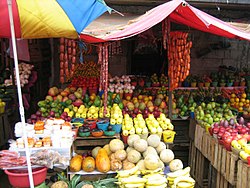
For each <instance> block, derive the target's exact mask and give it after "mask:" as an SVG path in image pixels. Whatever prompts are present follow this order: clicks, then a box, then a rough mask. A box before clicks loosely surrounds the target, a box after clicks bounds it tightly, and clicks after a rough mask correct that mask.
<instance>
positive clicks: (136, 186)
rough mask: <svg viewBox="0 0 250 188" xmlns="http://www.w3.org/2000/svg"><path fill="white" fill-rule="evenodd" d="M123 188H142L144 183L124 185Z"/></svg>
mask: <svg viewBox="0 0 250 188" xmlns="http://www.w3.org/2000/svg"><path fill="white" fill-rule="evenodd" d="M124 187H126V188H144V183H137V184H125V185H124Z"/></svg>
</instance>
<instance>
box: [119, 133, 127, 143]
mask: <svg viewBox="0 0 250 188" xmlns="http://www.w3.org/2000/svg"><path fill="white" fill-rule="evenodd" d="M121 135H122V141H123V143H124V144H128V136H124V135H123V134H121Z"/></svg>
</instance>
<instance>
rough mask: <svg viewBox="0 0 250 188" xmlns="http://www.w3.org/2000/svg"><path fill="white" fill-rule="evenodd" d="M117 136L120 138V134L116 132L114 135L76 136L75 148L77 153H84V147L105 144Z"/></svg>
mask: <svg viewBox="0 0 250 188" xmlns="http://www.w3.org/2000/svg"><path fill="white" fill-rule="evenodd" d="M116 138H117V139H120V134H115V135H114V136H101V137H93V136H89V137H76V139H75V141H74V142H73V150H74V152H76V153H82V152H84V151H85V149H84V148H86V147H96V146H104V145H105V144H109V142H110V141H111V140H113V139H116ZM87 150H88V149H87Z"/></svg>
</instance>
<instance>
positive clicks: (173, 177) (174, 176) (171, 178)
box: [167, 166, 190, 187]
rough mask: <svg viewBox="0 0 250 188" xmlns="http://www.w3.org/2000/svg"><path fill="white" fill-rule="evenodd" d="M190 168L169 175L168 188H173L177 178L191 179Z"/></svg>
mask: <svg viewBox="0 0 250 188" xmlns="http://www.w3.org/2000/svg"><path fill="white" fill-rule="evenodd" d="M189 173H190V167H189V166H188V167H186V168H184V169H182V170H177V171H175V172H170V173H168V174H167V180H168V186H171V187H173V186H174V182H175V180H176V179H177V178H180V177H190V174H189Z"/></svg>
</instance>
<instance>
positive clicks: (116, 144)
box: [109, 139, 124, 153]
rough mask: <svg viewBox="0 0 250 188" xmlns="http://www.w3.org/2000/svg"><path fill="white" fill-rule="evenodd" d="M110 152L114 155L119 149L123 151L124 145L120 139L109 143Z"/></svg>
mask: <svg viewBox="0 0 250 188" xmlns="http://www.w3.org/2000/svg"><path fill="white" fill-rule="evenodd" d="M109 148H110V151H111V152H113V153H115V152H116V151H118V150H120V149H124V143H123V142H122V141H121V140H120V139H113V140H111V141H110V143H109Z"/></svg>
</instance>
